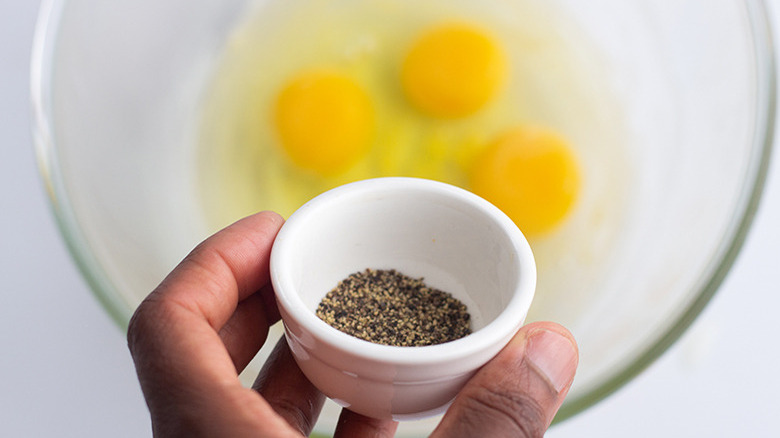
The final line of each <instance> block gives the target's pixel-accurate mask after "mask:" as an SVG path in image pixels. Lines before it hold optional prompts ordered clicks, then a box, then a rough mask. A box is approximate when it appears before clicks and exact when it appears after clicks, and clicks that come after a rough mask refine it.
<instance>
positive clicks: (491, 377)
mask: <svg viewBox="0 0 780 438" xmlns="http://www.w3.org/2000/svg"><path fill="white" fill-rule="evenodd" d="M578 357H579V356H578V352H577V346H576V343H575V341H574V338H573V336H572V335H571V333H569V332H568V331H567V330H566V329H565V328H563V327H561V326H559V325H557V324H554V323H533V324H529V325H527V326H525V327H523V328H522V329H521V330H520V331H519V332H518V333H517V335H515V337H514V338H513V339H512V341H510V343H509V345H507V347H506V348H504V349H503V350H502V351H501V352H500V353H499V354H498V355H497V356H496V357H495V358H494V359H493V360H491V361H490V362H489V363H488V364H487V365H485V366H484V367H483V368H482V369H481V370H480V371H478V372H477V374H476V375H475V376H474V377H473V378H472V379H471V380H470V381H469V382H468V383H467V384H466V386H465V387H464V388H463V390H462V391H461V392H460V394H459V395H458V397H457V398H456V399H455V401H454V402H453V404H452V406H450V408H449V409H448V411H447V413H446V414H445V415H444V418H443V419H442V421H441V423H440V424H439V426H438V427H437V428H436V430H435V431H434V433H433V435H431V436H432V437H472V436H491V437H500V436H506V437H520V438H531V437H542V436H543V435H544V432H545V431H546V430H547V428H548V427H549V425H550V423H551V422H552V419H553V417H554V416H555V413H556V412H557V411H558V409H559V408H560V406H561V404H562V403H563V399H564V398H565V397H566V394H567V393H568V391H569V387H570V386H571V383H572V381H573V380H574V373H575V371H576V368H577V363H578Z"/></svg>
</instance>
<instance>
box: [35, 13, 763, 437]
mask: <svg viewBox="0 0 780 438" xmlns="http://www.w3.org/2000/svg"><path fill="white" fill-rule="evenodd" d="M67 2H68V0H42V2H41V7H40V9H39V13H38V18H37V23H36V27H35V34H34V37H33V46H32V53H31V62H30V98H31V111H32V126H31V128H32V135H33V147H34V149H35V155H36V161H37V165H38V169H39V174H40V177H41V179H42V182H43V186H44V190H45V192H46V195H47V197H48V199H49V207H50V209H51V211H52V213H53V215H54V219H55V222H56V225H57V227H58V229H59V231H60V235H61V236H62V239H63V240H64V242H65V244H66V247H67V248H68V251H69V253H70V255H71V257H72V259H73V261H74V263H75V264H76V266H77V268H78V269H79V271H80V273H81V275H82V277H83V278H84V279H85V281H86V283H87V284H88V286H89V289H90V290H91V292H92V293H93V295H94V296H95V297H96V299H97V300H98V301H99V302H100V303H101V305H102V306H103V307H104V308H105V309H106V311H107V312H108V314H109V315H110V317H111V318H112V319H113V320H114V322H115V323H116V324H117V326H118V327H119V328H120V329H122V330H126V329H127V325H128V323H129V320H130V316H131V314H132V310H130V309H129V306H128V303H126V302H125V301H124V300H123V299H121V298H120V295H119V294H118V293H117V288H116V285H115V284H114V282H113V281H111V279H110V278H109V277H108V275H107V274H106V271H105V270H104V269H103V267H102V265H101V263H100V262H99V261H98V260H97V259H96V258H95V257H94V255H93V253H92V251H91V247H90V244H89V242H88V240H87V239H86V237H85V235H84V232H83V230H82V229H81V228H80V225H79V223H78V220H77V218H76V215H75V213H74V210H73V207H72V205H71V204H70V201H69V197H68V193H67V189H66V186H65V184H64V181H63V178H62V174H61V172H60V169H59V159H58V156H57V151H56V145H55V143H54V140H53V138H54V136H53V130H54V125H53V120H52V111H51V107H52V105H51V91H52V90H51V74H50V72H51V67H52V64H53V62H54V61H53V55H54V52H55V50H56V43H57V35H58V31H59V23H60V18H61V17H62V15H63V10H64V7H65V5H66V3H67ZM743 4H744V6H745V10H746V15H747V20H748V23H749V31H750V32H751V36H752V39H751V42H752V47H751V48H752V51H753V54H754V59H755V60H756V63H755V84H756V96H757V99H756V105H755V106H756V120H755V121H754V129H753V138H752V144H753V148H752V149H753V150H754V151H755V152H754V154H753V156H752V161H751V168H752V169H754V170H753V171H752V172H751V173H750V175H749V177H748V178H746V179H745V181H744V184H743V194H742V196H741V198H740V199H739V200H738V201H739V202H738V208H736V209H735V212H734V215H733V217H732V221H731V224H730V226H729V230H728V232H726V233H724V235H723V239H722V240H721V243H722V244H721V245H720V246H719V250H718V251H717V252H716V253H715V254H713V257H712V258H711V262H710V265H709V267H708V269H705V270H704V271H703V273H702V275H701V277H700V278H701V280H702V281H700V282H699V284H701V286H700V287H699V291H698V293H695V294H691V296H692V297H694V299H693V300H691V301H690V302H689V303H688V305H687V307H686V308H684V309H683V310H682V312H681V313H680V316H679V318H678V319H677V320H676V321H674V322H673V323H671V324H669V325H668V326H667V327H666V328H665V329H664V330H660V331H659V333H658V335H656V336H655V341H654V342H652V343H649V344H648V346H647V348H646V349H644V350H643V351H641V352H639V353H638V354H636V355H634V356H633V357H632V358H631V360H629V361H627V362H626V363H625V364H623V365H622V368H621V369H620V370H618V371H617V372H616V373H614V374H613V375H612V376H611V377H609V378H607V379H605V380H604V381H601V382H597V384H595V385H594V386H593V387H592V388H589V389H587V390H584V391H582V393H581V394H576V396H575V394H572V396H570V397H568V398H567V399H566V400H565V402H564V403H563V406H562V407H561V408H560V410H559V411H558V414H557V415H556V417H555V419H554V423H557V422H561V421H563V420H565V419H568V418H570V417H572V416H574V415H576V414H578V413H579V412H581V411H583V410H585V409H586V408H588V407H590V406H593V405H595V404H596V403H597V402H599V401H600V400H602V399H604V398H605V397H607V396H609V395H610V394H612V393H614V392H615V391H617V390H618V389H620V388H621V387H622V386H623V385H625V384H626V383H627V382H629V381H630V380H631V379H633V378H634V377H635V376H637V375H638V374H639V373H641V372H642V371H643V370H645V369H646V368H647V367H648V366H650V365H651V364H652V363H653V362H654V361H655V360H656V359H657V358H659V357H660V356H661V355H662V354H663V353H665V352H666V351H667V350H668V349H669V347H670V346H671V345H673V344H674V343H675V342H676V341H677V340H678V339H679V338H680V337H681V336H682V334H683V333H684V332H685V331H686V329H687V328H688V327H689V326H690V325H691V324H692V323H693V321H694V320H695V319H696V318H697V317H698V315H700V314H701V312H702V311H703V310H704V308H705V307H706V305H707V304H708V303H709V301H710V300H711V299H712V297H713V296H714V294H715V292H716V291H717V290H718V288H719V287H720V285H721V284H722V282H723V280H724V279H725V277H726V275H727V273H728V271H729V270H730V268H731V267H732V265H733V264H734V261H735V260H736V258H737V255H738V254H739V251H740V249H741V248H742V246H743V244H744V242H745V239H746V237H747V235H748V233H749V231H750V227H751V225H752V223H753V219H754V217H755V215H756V212H757V209H758V206H759V204H760V200H761V195H762V194H763V190H764V185H765V181H766V177H767V173H768V167H769V161H770V157H771V152H772V147H773V141H774V130H775V126H774V123H775V115H776V104H777V102H776V99H777V97H776V80H777V79H776V60H775V59H776V58H775V49H774V35H773V27H772V24H771V23H770V19H769V17H768V10H769V8H768V6H767V2H766V0H744V1H743Z"/></svg>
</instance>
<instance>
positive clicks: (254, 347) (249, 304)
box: [219, 285, 274, 373]
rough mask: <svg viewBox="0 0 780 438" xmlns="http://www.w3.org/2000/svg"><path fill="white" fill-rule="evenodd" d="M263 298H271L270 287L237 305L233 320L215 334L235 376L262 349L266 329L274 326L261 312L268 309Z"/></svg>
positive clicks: (266, 334) (264, 313)
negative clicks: (268, 296) (217, 334)
mask: <svg viewBox="0 0 780 438" xmlns="http://www.w3.org/2000/svg"><path fill="white" fill-rule="evenodd" d="M266 295H271V296H272V295H273V291H272V290H271V286H270V285H267V286H266V287H264V288H263V289H262V290H261V291H260V292H258V293H256V294H253V295H250V296H249V297H248V298H246V299H245V300H244V301H241V302H240V303H238V306H237V307H236V311H235V312H234V313H233V316H231V317H230V319H228V321H227V322H226V323H225V325H223V326H222V328H221V329H220V330H219V337H220V338H221V339H222V343H223V344H225V348H226V349H227V351H228V353H229V354H230V359H231V360H232V361H233V365H234V366H235V368H236V372H237V373H241V371H243V370H244V368H246V366H247V365H248V364H249V362H250V361H251V360H252V359H253V358H254V357H255V355H256V354H257V352H258V350H260V348H261V347H262V346H263V344H264V343H265V339H266V337H267V336H268V327H269V326H270V325H271V324H273V322H274V321H270V320H269V319H268V316H267V315H266V313H267V312H265V309H266V308H267V306H268V305H269V304H268V303H267V302H265V300H264V299H263V298H264V296H266ZM272 305H273V304H272Z"/></svg>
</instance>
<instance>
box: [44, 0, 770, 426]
mask: <svg viewBox="0 0 780 438" xmlns="http://www.w3.org/2000/svg"><path fill="white" fill-rule="evenodd" d="M258 3H262V2H256V1H248V0H224V1H220V2H206V1H196V2H193V1H191V0H186V1H185V0H168V1H164V2H160V1H153V0H134V1H111V2H104V1H95V0H53V1H48V2H44V5H43V8H42V12H41V17H40V23H39V26H38V34H37V39H36V44H35V48H34V50H35V53H34V59H33V66H32V88H33V90H32V91H33V104H34V111H35V127H34V130H35V143H36V147H37V153H38V160H39V164H40V169H41V173H42V175H43V178H44V180H45V183H46V187H47V189H48V191H49V196H50V198H51V205H52V208H53V211H54V213H55V215H56V218H57V221H58V223H59V226H60V228H61V231H62V234H63V236H64V238H65V240H66V241H67V244H68V246H69V248H70V251H71V253H72V255H73V258H74V260H75V261H76V263H77V264H78V265H79V267H80V269H81V271H82V273H83V275H84V276H85V277H86V279H87V280H88V282H89V284H90V286H91V288H92V290H93V291H94V293H95V295H96V296H97V298H98V299H99V300H100V301H101V302H102V304H103V305H104V306H105V308H106V310H107V311H108V312H109V313H110V314H111V316H112V317H113V318H114V319H115V320H116V322H117V324H119V325H120V326H121V327H125V326H126V324H127V322H128V319H129V317H130V315H131V314H132V312H133V310H134V308H135V307H136V306H137V305H138V303H139V302H140V301H141V300H142V299H143V297H144V296H145V295H146V294H147V293H148V292H149V291H150V290H152V289H153V288H154V287H155V286H156V285H157V284H158V283H159V281H160V280H161V279H162V278H163V277H164V275H165V274H166V273H167V272H168V271H169V270H170V269H171V268H172V267H173V266H174V265H175V264H176V263H177V262H178V260H180V259H181V257H182V256H183V255H184V254H185V253H186V252H188V251H189V250H190V249H191V248H192V247H193V246H194V245H195V244H196V243H197V242H199V241H200V240H202V239H203V238H204V237H205V236H207V235H208V234H210V233H211V232H213V231H214V228H213V226H211V225H210V224H209V223H208V221H207V220H206V219H205V218H204V211H205V210H207V209H208V208H209V206H208V205H204V203H203V200H202V199H201V198H200V197H199V194H198V184H197V182H198V180H199V166H198V163H197V161H198V158H197V156H196V155H197V154H196V153H195V152H194V151H195V150H196V149H197V147H196V145H197V143H198V135H199V131H198V129H197V127H198V123H199V120H200V119H199V117H200V114H201V108H200V106H201V104H202V102H203V99H204V94H205V91H204V90H206V89H207V88H208V84H209V83H210V80H211V76H212V74H213V72H214V69H215V64H217V63H218V61H219V59H220V54H221V53H222V51H223V50H224V48H225V46H226V44H227V42H228V41H229V39H230V35H231V33H232V31H233V30H234V29H235V28H236V26H238V25H239V24H240V23H242V21H243V20H244V17H245V16H246V14H247V13H248V11H250V10H254V8H256V7H257V4H258ZM546 3H550V4H554V6H555V8H557V10H558V11H560V12H561V13H565V14H566V15H567V16H569V17H570V18H571V22H573V23H576V24H577V26H578V28H579V32H581V33H582V35H584V36H585V37H586V38H587V40H589V41H590V43H591V45H592V46H593V47H594V48H595V50H594V51H593V52H589V53H597V54H598V56H593V57H590V56H589V59H590V62H591V63H593V64H594V65H597V66H599V68H601V69H602V70H603V71H604V72H605V74H606V75H608V78H609V80H608V83H609V84H610V93H612V94H613V95H614V96H615V101H616V102H619V104H620V105H621V108H622V110H621V114H622V116H623V117H625V120H623V122H621V123H622V126H623V127H624V128H625V131H626V136H625V141H624V142H623V146H624V148H625V149H624V150H625V151H626V153H627V155H628V156H629V157H630V163H631V165H630V166H629V167H626V168H625V169H623V173H624V174H626V175H629V176H630V178H629V180H630V184H627V185H626V187H625V190H626V193H627V196H626V197H625V198H624V199H622V200H621V201H620V203H621V206H622V207H621V208H622V211H624V212H625V214H624V217H623V219H622V220H621V222H620V226H619V227H618V226H616V227H602V228H600V229H598V230H595V229H594V230H592V232H591V231H588V230H585V235H586V236H587V237H588V239H589V240H588V242H589V245H591V246H590V247H591V248H596V249H598V248H599V247H600V246H604V247H605V248H608V250H605V251H595V252H593V253H592V254H591V255H590V256H588V255H587V254H585V255H580V256H578V257H579V258H577V257H574V258H573V261H572V260H569V261H568V262H567V263H575V264H576V263H585V262H584V261H583V260H585V259H587V258H588V257H591V258H597V259H598V260H596V261H597V262H598V263H599V266H601V268H600V269H598V270H594V271H593V272H590V271H586V274H587V275H584V276H581V277H580V278H578V279H577V281H571V280H570V279H567V277H566V275H565V272H566V271H565V269H566V266H564V265H562V267H560V269H558V268H555V269H551V270H550V272H548V273H547V274H544V273H543V272H540V285H542V284H543V282H545V281H547V282H548V284H552V283H556V282H558V283H561V284H563V285H564V286H565V287H564V288H563V289H564V290H566V293H561V292H559V293H549V294H540V295H539V296H538V297H537V300H536V301H535V303H534V308H532V311H531V315H530V316H529V318H530V319H550V320H555V321H558V322H561V323H563V324H565V325H566V326H568V328H569V329H571V330H572V332H573V333H574V334H575V336H576V337H577V339H578V342H579V344H580V348H581V355H582V357H581V366H580V369H579V372H578V377H577V379H576V382H575V385H574V387H573V388H572V391H571V393H570V395H569V397H568V400H567V401H566V403H565V404H564V405H563V408H562V409H561V411H560V413H559V415H558V420H560V419H563V418H566V417H569V416H572V415H574V414H575V413H577V412H580V411H582V410H583V409H585V408H587V407H588V406H591V405H593V404H594V403H596V402H597V401H598V400H600V399H602V398H603V397H605V396H607V395H608V394H610V393H611V392H613V391H615V390H616V389H617V388H619V387H620V386H621V385H623V384H625V383H626V382H627V381H629V380H630V379H631V378H632V377H634V376H635V375H637V374H638V373H639V372H641V371H642V370H643V369H644V368H645V367H647V366H648V365H649V364H650V363H652V362H653V360H655V359H656V358H657V357H658V356H659V355H661V354H662V353H663V352H664V351H665V350H666V349H667V348H668V347H669V346H670V345H671V344H672V343H673V342H674V341H675V340H676V339H677V338H679V337H680V335H681V334H682V333H683V332H684V331H685V330H686V328H687V327H688V326H689V325H690V324H691V322H692V321H693V320H694V318H695V317H696V316H697V315H698V314H699V313H700V312H701V310H702V308H704V306H705V305H706V304H707V302H708V301H709V300H710V298H711V297H712V295H713V294H714V293H715V291H716V290H717V288H718V286H719V284H720V283H721V281H722V280H723V278H724V277H725V275H726V273H727V271H728V270H729V267H730V266H731V264H732V262H733V261H734V259H735V257H736V255H737V253H738V251H739V248H740V246H741V244H742V242H743V240H744V238H745V235H746V233H747V231H748V228H749V226H750V223H751V219H752V217H753V214H754V212H755V209H756V205H757V203H758V199H759V196H760V192H761V188H762V184H763V181H764V177H765V174H766V168H767V161H768V156H769V153H770V148H771V144H772V129H773V121H774V111H775V72H774V59H773V51H772V41H771V32H770V26H769V24H768V22H767V17H766V6H765V5H764V3H763V2H762V1H759V0H745V1H737V0H680V1H675V2H669V1H665V0H656V1H653V0H641V1H633V2H625V1H623V0H602V1H598V2H580V1H575V0H560V1H556V2H546ZM260 43H262V42H260ZM596 91H597V92H598V90H596ZM564 107H565V105H564ZM607 122H609V121H607ZM611 177H612V174H610V173H608V172H605V175H602V180H603V181H604V182H605V183H606V184H607V185H610V184H612V185H622V184H623V181H622V180H614V181H612V180H611V179H610V178H611ZM260 202H261V204H260V206H261V205H262V200H260ZM603 214H604V215H608V214H609V211H606V210H605V211H604V212H603ZM535 251H536V249H535ZM540 253H542V254H541V255H540V256H541V257H544V248H540ZM563 258H565V257H563ZM556 273H558V274H559V275H556ZM544 275H546V276H547V280H545V279H544V278H542V277H543V276H544ZM261 356H262V354H261ZM252 367H253V368H252V370H256V369H257V368H256V365H252ZM249 372H252V371H249ZM328 409H331V408H328ZM334 421H335V419H334V414H333V411H332V409H331V410H326V412H325V413H324V414H323V417H322V419H321V426H318V427H321V428H322V429H321V430H328V428H329V427H332V424H333V423H334ZM431 421H435V420H431ZM430 424H431V423H430V422H427V423H426V422H423V423H419V424H418V423H414V424H405V425H403V427H402V429H401V431H400V432H399V433H400V434H415V433H420V432H421V431H424V430H427V429H426V428H429V427H430Z"/></svg>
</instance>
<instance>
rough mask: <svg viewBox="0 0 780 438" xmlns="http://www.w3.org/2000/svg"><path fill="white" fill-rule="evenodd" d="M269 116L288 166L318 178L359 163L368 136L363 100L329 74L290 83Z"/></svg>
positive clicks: (370, 118)
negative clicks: (289, 164) (299, 168)
mask: <svg viewBox="0 0 780 438" xmlns="http://www.w3.org/2000/svg"><path fill="white" fill-rule="evenodd" d="M274 116H275V118H274V120H275V123H276V129H277V132H278V133H279V139H280V143H281V145H282V147H283V149H284V150H285V152H286V153H287V155H288V156H289V157H290V159H291V160H292V161H293V163H294V164H295V165H297V166H299V167H301V168H303V169H309V170H313V171H314V172H317V173H320V174H323V175H324V174H330V173H335V172H338V171H340V170H343V169H345V168H346V167H348V166H349V165H350V164H353V163H355V162H356V161H357V160H358V159H359V158H361V157H362V156H363V154H364V153H365V152H366V150H367V149H368V146H369V142H370V140H371V135H372V133H373V124H374V115H373V110H372V108H371V100H370V99H369V97H368V94H367V93H366V92H365V90H363V88H362V87H361V86H360V85H359V84H358V83H357V82H356V81H355V80H353V79H351V78H349V77H348V76H346V75H343V74H340V73H338V72H335V71H330V70H312V71H304V72H302V73H300V74H298V75H297V76H295V77H293V78H292V79H291V80H290V82H289V83H287V84H286V85H285V86H284V88H283V89H282V91H281V93H280V94H279V96H278V98H277V100H276V106H275V108H274Z"/></svg>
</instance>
